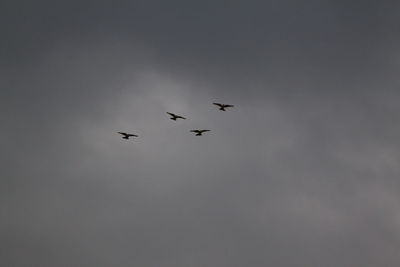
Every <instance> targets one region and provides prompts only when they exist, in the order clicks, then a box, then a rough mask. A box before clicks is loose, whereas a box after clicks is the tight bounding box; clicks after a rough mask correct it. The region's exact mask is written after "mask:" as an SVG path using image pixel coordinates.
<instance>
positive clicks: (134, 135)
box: [127, 134, 139, 137]
mask: <svg viewBox="0 0 400 267" xmlns="http://www.w3.org/2000/svg"><path fill="white" fill-rule="evenodd" d="M127 136H133V137H139V136H138V135H136V134H127Z"/></svg>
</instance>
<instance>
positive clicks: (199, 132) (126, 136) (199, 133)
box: [118, 103, 234, 140]
mask: <svg viewBox="0 0 400 267" xmlns="http://www.w3.org/2000/svg"><path fill="white" fill-rule="evenodd" d="M213 104H214V105H216V106H218V107H219V110H221V111H226V108H232V107H234V106H233V105H230V104H221V103H213ZM167 114H168V115H170V116H171V117H170V119H171V120H173V121H176V120H178V119H181V120H186V118H185V117H183V116H180V115H176V114H174V113H171V112H167ZM210 131H211V130H206V129H195V130H190V132H192V133H195V136H202V135H203V133H205V132H210ZM118 133H119V134H120V135H122V138H123V139H127V140H128V139H129V138H130V137H139V136H138V135H137V134H131V133H125V132H118Z"/></svg>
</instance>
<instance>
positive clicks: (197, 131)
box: [191, 130, 200, 133]
mask: <svg viewBox="0 0 400 267" xmlns="http://www.w3.org/2000/svg"><path fill="white" fill-rule="evenodd" d="M191 132H192V133H199V132H200V130H191Z"/></svg>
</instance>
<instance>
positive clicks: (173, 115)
mask: <svg viewBox="0 0 400 267" xmlns="http://www.w3.org/2000/svg"><path fill="white" fill-rule="evenodd" d="M167 114H168V115H170V116H172V117H176V115H175V114H174V113H171V112H167Z"/></svg>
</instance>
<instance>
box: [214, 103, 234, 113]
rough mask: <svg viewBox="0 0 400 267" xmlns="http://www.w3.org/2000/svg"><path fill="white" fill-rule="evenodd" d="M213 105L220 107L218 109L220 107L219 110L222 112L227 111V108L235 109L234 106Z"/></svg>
mask: <svg viewBox="0 0 400 267" xmlns="http://www.w3.org/2000/svg"><path fill="white" fill-rule="evenodd" d="M213 104H214V105H216V106H218V107H219V110H222V111H226V109H225V108H232V107H234V105H229V104H221V103H213Z"/></svg>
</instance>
